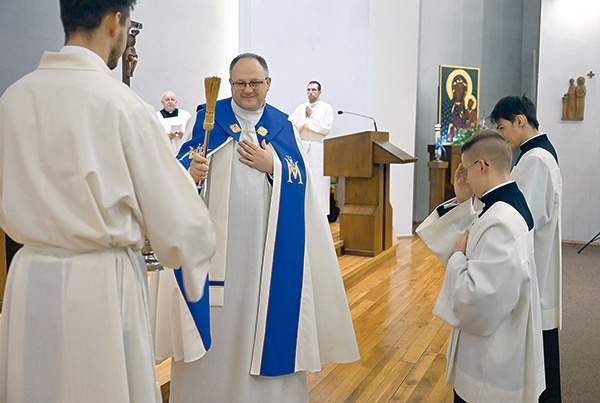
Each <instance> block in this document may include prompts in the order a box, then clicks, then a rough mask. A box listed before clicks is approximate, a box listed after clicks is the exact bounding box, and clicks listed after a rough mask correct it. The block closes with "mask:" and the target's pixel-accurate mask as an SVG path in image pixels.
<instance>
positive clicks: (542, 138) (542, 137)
mask: <svg viewBox="0 0 600 403" xmlns="http://www.w3.org/2000/svg"><path fill="white" fill-rule="evenodd" d="M519 148H520V149H521V153H520V154H519V157H518V158H517V162H516V163H517V164H518V163H519V160H520V159H521V157H522V156H523V154H525V153H526V152H527V151H530V150H533V149H534V148H542V149H544V150H546V151H548V152H549V153H550V154H552V156H553V157H554V160H555V161H556V164H557V165H558V155H557V154H556V150H555V149H554V146H553V145H552V143H551V142H550V140H549V139H548V135H546V134H545V133H542V134H539V135H537V136H534V137H532V138H530V139H529V140H527V141H526V142H524V143H523V144H521V147H519Z"/></svg>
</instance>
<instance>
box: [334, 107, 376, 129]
mask: <svg viewBox="0 0 600 403" xmlns="http://www.w3.org/2000/svg"><path fill="white" fill-rule="evenodd" d="M337 113H338V115H341V114H344V113H347V114H348V115H354V116H360V117H361V118H367V119H371V120H372V121H373V125H374V126H375V131H376V132H378V131H379V130H377V122H375V118H373V117H372V116H367V115H361V114H360V113H354V112H348V111H342V110H339V111H337Z"/></svg>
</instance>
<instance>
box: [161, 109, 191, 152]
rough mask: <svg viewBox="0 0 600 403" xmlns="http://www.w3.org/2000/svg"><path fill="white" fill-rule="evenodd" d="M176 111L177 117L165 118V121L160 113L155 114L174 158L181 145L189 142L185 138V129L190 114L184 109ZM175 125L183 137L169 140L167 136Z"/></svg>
mask: <svg viewBox="0 0 600 403" xmlns="http://www.w3.org/2000/svg"><path fill="white" fill-rule="evenodd" d="M178 111H179V112H178V113H177V116H174V117H172V118H166V119H165V118H164V117H163V115H162V114H161V113H160V111H157V112H156V116H158V120H159V121H160V123H161V124H162V125H163V127H164V130H165V135H166V136H167V140H168V141H169V144H170V145H171V151H172V152H173V155H174V156H175V155H177V153H178V152H179V149H180V148H181V145H182V144H183V143H185V142H186V141H188V140H189V138H188V137H187V134H188V133H187V132H186V127H187V123H188V121H189V120H190V118H191V117H192V115H190V113H189V112H188V111H186V110H184V109H180V108H178ZM177 125H181V130H179V131H180V132H182V133H184V135H183V136H181V137H173V138H172V139H170V138H169V136H168V135H169V133H171V127H172V126H177Z"/></svg>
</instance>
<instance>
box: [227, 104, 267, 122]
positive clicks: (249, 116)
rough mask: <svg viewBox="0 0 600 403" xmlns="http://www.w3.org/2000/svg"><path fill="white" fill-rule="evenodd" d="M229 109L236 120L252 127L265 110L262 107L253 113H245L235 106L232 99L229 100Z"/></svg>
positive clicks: (245, 111)
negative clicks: (246, 122)
mask: <svg viewBox="0 0 600 403" xmlns="http://www.w3.org/2000/svg"><path fill="white" fill-rule="evenodd" d="M231 109H233V113H234V114H235V116H236V117H237V118H238V120H239V119H243V120H246V121H248V122H250V123H251V126H252V127H254V126H256V124H257V123H258V121H259V120H260V117H261V116H262V114H263V112H264V110H265V106H264V105H263V106H261V107H260V108H258V109H257V110H255V111H247V110H245V109H242V107H241V106H239V105H238V104H236V103H235V101H234V100H233V98H231ZM240 123H242V122H240Z"/></svg>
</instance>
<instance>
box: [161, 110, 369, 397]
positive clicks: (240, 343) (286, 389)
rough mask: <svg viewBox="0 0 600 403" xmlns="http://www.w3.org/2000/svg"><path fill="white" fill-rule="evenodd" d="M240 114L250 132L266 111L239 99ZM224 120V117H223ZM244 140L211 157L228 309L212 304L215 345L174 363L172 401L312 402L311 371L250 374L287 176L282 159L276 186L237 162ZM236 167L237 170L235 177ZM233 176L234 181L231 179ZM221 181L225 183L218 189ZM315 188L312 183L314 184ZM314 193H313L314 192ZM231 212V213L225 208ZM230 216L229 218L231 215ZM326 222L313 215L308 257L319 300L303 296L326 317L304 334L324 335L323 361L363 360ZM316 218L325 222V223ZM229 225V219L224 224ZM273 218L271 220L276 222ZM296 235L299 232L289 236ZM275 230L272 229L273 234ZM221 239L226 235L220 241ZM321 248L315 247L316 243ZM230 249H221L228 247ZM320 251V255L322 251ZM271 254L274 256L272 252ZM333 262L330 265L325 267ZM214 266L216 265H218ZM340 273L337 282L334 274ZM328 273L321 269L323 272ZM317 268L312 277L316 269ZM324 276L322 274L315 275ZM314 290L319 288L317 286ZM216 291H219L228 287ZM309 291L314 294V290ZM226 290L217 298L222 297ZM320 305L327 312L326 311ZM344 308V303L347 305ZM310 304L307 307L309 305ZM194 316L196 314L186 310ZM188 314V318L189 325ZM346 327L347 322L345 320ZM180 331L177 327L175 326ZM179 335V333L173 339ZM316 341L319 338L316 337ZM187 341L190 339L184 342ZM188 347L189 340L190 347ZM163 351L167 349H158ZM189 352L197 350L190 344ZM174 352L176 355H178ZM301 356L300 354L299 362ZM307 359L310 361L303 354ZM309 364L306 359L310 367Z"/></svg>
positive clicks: (312, 201) (312, 204) (212, 203)
mask: <svg viewBox="0 0 600 403" xmlns="http://www.w3.org/2000/svg"><path fill="white" fill-rule="evenodd" d="M233 107H234V111H235V113H236V115H237V118H238V121H239V123H240V125H241V128H242V129H243V130H253V129H254V127H255V125H256V122H257V121H258V119H259V118H260V116H261V111H258V112H254V113H252V112H247V111H243V110H241V109H240V108H238V107H236V106H235V104H233ZM217 119H218V117H217ZM243 138H246V139H249V140H251V141H253V142H254V143H257V140H256V137H255V134H252V133H242V134H241V139H243ZM237 147H238V143H237V142H236V141H235V140H233V139H230V140H229V141H228V142H226V143H225V145H223V146H222V147H221V148H220V149H218V150H217V151H216V152H215V153H214V154H212V155H211V170H210V171H209V178H208V179H207V186H208V187H207V191H208V194H207V201H208V204H209V210H210V211H211V215H212V216H213V219H214V221H215V227H216V231H217V233H218V234H221V235H218V237H219V239H222V241H220V242H218V244H219V251H217V254H216V255H215V258H214V259H213V262H212V265H213V266H215V265H218V263H217V262H216V260H218V259H220V257H219V256H220V253H221V252H223V253H225V255H226V256H225V260H226V262H227V263H226V272H225V279H224V281H225V284H226V286H225V287H224V295H222V299H223V301H224V303H223V305H222V306H213V307H211V310H210V312H211V333H212V336H213V342H212V346H211V348H210V350H208V352H206V354H205V355H204V356H203V357H202V358H201V359H199V360H197V361H194V362H189V361H190V360H193V359H195V358H196V357H191V358H190V360H187V359H186V357H185V356H186V354H185V350H186V349H183V350H182V352H181V354H179V355H180V356H181V357H182V360H180V361H175V362H173V364H172V374H171V401H172V402H191V401H196V402H249V403H250V402H292V403H293V402H304V401H307V399H308V391H307V385H306V376H305V372H304V371H302V370H300V371H299V372H295V373H293V374H291V375H284V376H256V375H251V374H250V372H251V367H252V363H253V361H252V357H253V354H255V353H256V351H254V343H255V336H256V334H257V332H258V330H257V329H259V328H260V323H259V322H258V319H257V313H258V311H257V307H258V305H259V299H260V298H259V295H260V290H261V281H264V280H261V279H262V276H263V275H264V274H263V272H262V267H263V264H264V263H263V257H264V256H265V245H272V240H269V239H267V237H268V234H269V228H270V229H271V231H272V230H273V223H274V222H276V219H275V218H274V216H276V214H274V213H275V210H273V211H271V208H273V207H274V206H275V207H276V204H275V203H274V201H273V198H274V197H275V196H274V195H273V192H274V190H273V187H277V181H278V180H281V173H280V172H281V168H280V167H278V164H279V160H278V159H276V160H275V173H274V179H273V180H274V182H275V185H274V186H273V187H272V186H271V185H270V184H269V183H268V181H267V175H266V174H264V173H261V172H259V171H257V170H255V169H253V168H249V167H247V166H245V165H243V164H242V163H240V162H239V161H238V158H239V154H238V153H237V151H236V149H237ZM229 172H230V174H229ZM228 176H230V177H231V180H230V182H229V180H228V179H227V177H228ZM309 183H310V180H309ZM219 184H225V185H223V186H218V185H219ZM309 188H310V187H309ZM311 192H312V190H311V189H307V193H308V194H311V195H312V193H311ZM308 194H307V209H314V208H316V206H317V205H318V202H317V200H316V198H315V197H314V196H309V195H308ZM224 210H225V211H224ZM225 216H228V219H227V218H226V217H225ZM320 218H321V219H320V220H308V219H307V235H308V238H309V239H307V243H308V244H309V245H308V246H307V248H309V249H310V250H313V252H312V254H310V253H309V256H308V257H307V258H305V259H306V263H305V264H306V265H307V269H310V270H307V271H306V278H307V279H308V280H307V281H310V278H311V276H315V277H318V279H320V280H321V281H319V280H315V281H313V285H312V286H307V287H306V288H305V290H308V291H310V292H312V293H314V294H315V301H311V298H310V297H308V296H307V297H303V306H304V304H305V301H306V302H309V303H311V304H312V303H315V304H316V305H317V306H318V308H317V312H318V313H320V314H322V315H323V317H319V318H317V322H318V325H317V326H318V327H319V331H317V329H313V328H312V327H307V326H306V324H301V326H300V330H299V336H298V337H299V339H301V338H316V337H318V338H319V345H318V346H316V347H315V348H317V349H318V348H319V347H322V348H323V346H325V347H324V350H323V351H321V350H319V351H318V352H317V355H320V358H321V360H323V362H329V361H332V360H338V359H339V358H340V357H344V359H345V361H342V362H348V361H353V360H356V359H358V358H359V357H358V349H357V346H356V340H355V337H354V333H353V330H352V324H351V319H350V315H349V310H348V307H347V300H346V299H345V294H344V290H343V284H342V282H341V276H340V273H339V269H337V268H338V263H337V258H336V256H335V252H334V249H333V242H332V239H331V234H330V232H329V229H328V227H327V225H326V220H325V217H324V216H322V217H320ZM314 221H317V222H319V223H324V225H323V226H319V225H318V224H315V223H314ZM223 222H228V223H229V224H228V225H227V226H226V228H222V225H223ZM269 223H270V225H269ZM290 235H291V236H294V235H293V234H290ZM272 236H273V233H272V232H271V237H272ZM221 237H222V238H221ZM315 244H316V245H318V247H317V248H316V247H315V246H316V245H315ZM225 246H227V248H226V251H221V247H225ZM315 250H318V251H319V252H317V253H320V254H321V256H315V252H314V251H315ZM267 255H268V254H267ZM324 266H326V267H324ZM211 270H213V267H211ZM334 271H335V276H337V277H335V278H334V280H335V281H332V279H331V275H332V274H331V273H332V272H334ZM319 272H322V273H321V274H318V273H319ZM311 273H312V274H311ZM315 273H317V274H315ZM312 287H314V289H312ZM222 290H223V289H221V291H219V290H217V289H212V288H211V299H212V297H213V295H212V293H213V292H222ZM310 292H309V294H310ZM220 297H221V295H219V296H218V297H216V298H215V299H221V298H220ZM319 307H320V309H319ZM340 307H343V308H340ZM309 308H310V307H308V308H306V307H304V308H303V309H309ZM169 309H171V312H173V314H174V315H178V314H179V312H181V311H180V309H178V308H173V307H171V308H168V307H162V309H161V307H159V311H161V310H162V311H163V315H166V313H165V312H167V311H168V310H169ZM186 317H189V315H186ZM322 320H325V321H328V322H329V323H330V324H331V323H334V322H335V324H334V325H333V326H332V327H331V328H335V329H343V332H341V333H337V334H330V333H326V330H327V327H326V326H323V325H322V323H321V322H320V321H322ZM184 321H185V319H183V320H182V322H184ZM340 324H341V325H340ZM174 331H175V330H174ZM174 339H176V340H179V337H174ZM315 342H316V340H315ZM182 344H183V345H184V346H185V345H186V344H185V342H184V343H182ZM187 345H189V344H187ZM157 348H161V350H162V351H164V349H163V348H162V347H161V346H157ZM187 350H188V351H189V350H192V349H191V348H187ZM175 354H177V353H176V352H175ZM301 358H304V357H300V358H298V360H299V361H300V359H301ZM302 361H307V360H306V359H303V360H302ZM310 364H311V367H310V368H306V369H307V370H319V369H320V368H321V362H314V361H312V360H310ZM304 365H305V364H304Z"/></svg>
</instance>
